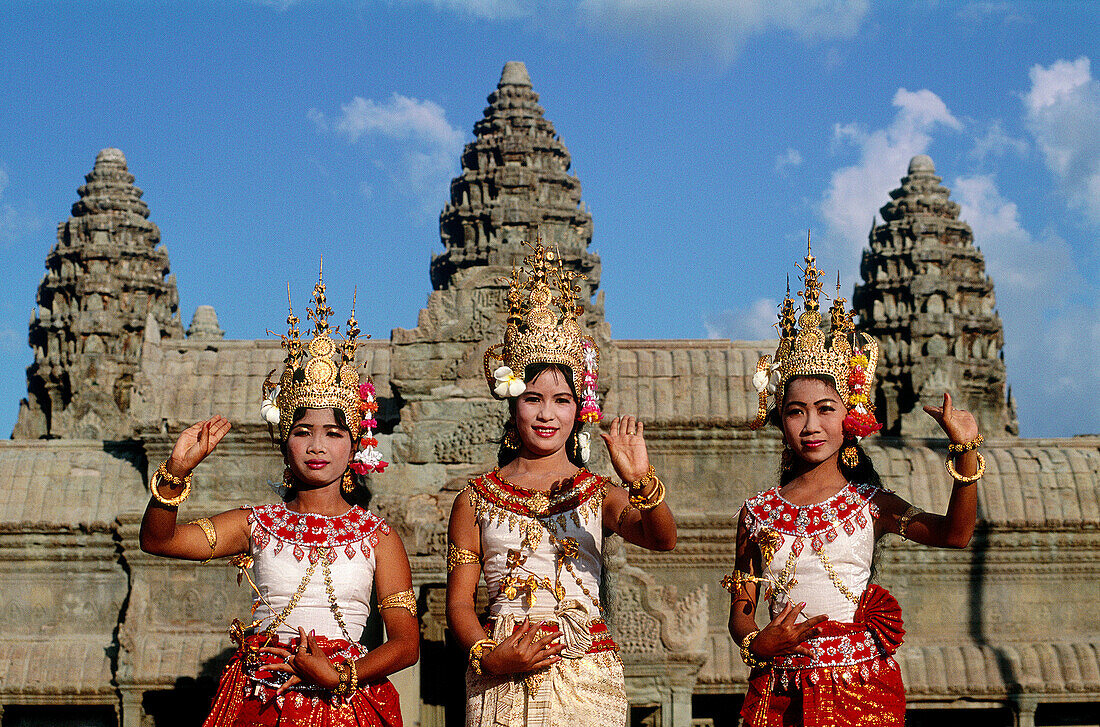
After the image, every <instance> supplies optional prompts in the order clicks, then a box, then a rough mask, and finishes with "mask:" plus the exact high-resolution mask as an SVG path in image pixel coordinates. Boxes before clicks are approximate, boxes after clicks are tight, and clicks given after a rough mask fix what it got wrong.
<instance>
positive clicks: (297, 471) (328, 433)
mask: <svg viewBox="0 0 1100 727" xmlns="http://www.w3.org/2000/svg"><path fill="white" fill-rule="evenodd" d="M353 454H354V451H353V448H352V446H351V432H349V431H348V429H347V427H346V426H343V425H342V424H340V423H339V422H337V421H336V416H335V413H334V412H333V410H332V409H306V410H305V413H304V414H303V415H302V416H301V417H299V418H298V419H296V420H295V421H294V424H293V425H292V426H291V428H290V436H289V437H288V438H287V440H286V463H287V465H288V466H289V467H290V471H291V472H292V473H293V474H294V478H295V479H296V480H298V482H299V483H300V484H301V485H302V486H303V487H307V488H315V487H324V486H325V485H328V484H331V483H333V482H335V481H337V480H339V479H340V478H341V477H342V476H343V474H344V470H346V469H347V468H348V463H349V462H350V461H351V457H352V455H353Z"/></svg>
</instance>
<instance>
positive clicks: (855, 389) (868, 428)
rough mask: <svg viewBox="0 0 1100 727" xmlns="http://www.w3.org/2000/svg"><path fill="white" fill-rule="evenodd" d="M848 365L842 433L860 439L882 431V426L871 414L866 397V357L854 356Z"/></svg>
mask: <svg viewBox="0 0 1100 727" xmlns="http://www.w3.org/2000/svg"><path fill="white" fill-rule="evenodd" d="M848 365H849V368H848V391H849V394H848V401H847V406H848V415H847V416H846V417H844V433H845V434H847V435H848V436H850V437H854V438H856V439H862V438H863V437H866V436H869V435H871V434H874V433H875V432H877V431H878V430H880V429H882V424H880V423H879V422H878V421H877V420H876V419H875V415H874V414H873V413H871V400H870V398H868V396H867V367H868V365H869V362H868V360H867V355H866V354H865V353H863V352H860V353H857V354H855V355H854V356H852V358H851V359H850V360H849V364H848Z"/></svg>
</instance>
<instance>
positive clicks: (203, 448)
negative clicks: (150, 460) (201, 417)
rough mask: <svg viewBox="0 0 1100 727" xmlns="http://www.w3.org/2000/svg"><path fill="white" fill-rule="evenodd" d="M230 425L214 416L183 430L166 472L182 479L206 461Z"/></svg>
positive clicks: (173, 449) (220, 417)
mask: <svg viewBox="0 0 1100 727" xmlns="http://www.w3.org/2000/svg"><path fill="white" fill-rule="evenodd" d="M230 427H232V425H231V424H230V423H229V420H228V419H226V418H225V417H223V416H221V415H220V414H219V415H215V416H213V417H210V418H209V419H207V420H206V421H205V422H198V423H197V424H192V425H191V426H189V427H188V428H187V429H184V430H183V433H182V434H180V436H179V439H177V440H176V446H174V447H173V448H172V455H171V456H170V457H169V458H168V472H169V474H171V475H172V476H174V477H183V476H185V475H186V474H187V473H188V472H190V471H191V470H193V469H195V467H197V466H198V465H199V462H202V461H203V460H204V459H206V456H207V455H208V454H210V453H211V452H213V451H214V447H217V446H218V442H220V441H222V437H224V436H225V435H226V434H227V433H228V432H229V429H230Z"/></svg>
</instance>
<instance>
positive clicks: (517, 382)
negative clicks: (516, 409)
mask: <svg viewBox="0 0 1100 727" xmlns="http://www.w3.org/2000/svg"><path fill="white" fill-rule="evenodd" d="M493 378H494V379H496V381H497V384H496V386H494V387H493V391H494V392H495V393H496V395H497V396H499V397H501V398H505V397H512V396H519V395H520V394H522V393H523V392H525V391H527V384H525V383H523V379H521V378H519V377H517V376H516V375H515V373H513V372H512V369H510V368H509V367H507V366H501V367H500V368H499V369H497V370H496V371H494V372H493Z"/></svg>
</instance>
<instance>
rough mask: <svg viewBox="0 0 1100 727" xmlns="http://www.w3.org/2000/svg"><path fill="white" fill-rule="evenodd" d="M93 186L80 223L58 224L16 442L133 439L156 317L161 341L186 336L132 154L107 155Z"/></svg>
mask: <svg viewBox="0 0 1100 727" xmlns="http://www.w3.org/2000/svg"><path fill="white" fill-rule="evenodd" d="M85 182H86V183H85V184H84V185H82V186H81V187H80V188H79V189H78V190H77V192H78V193H79V194H80V199H79V200H77V202H76V203H75V204H73V207H72V217H70V218H69V220H68V221H67V222H64V223H61V224H59V225H58V227H57V244H56V245H55V246H54V247H53V249H52V250H51V251H50V254H49V255H48V256H47V257H46V274H45V276H44V277H43V278H42V282H41V283H40V284H39V286H38V310H37V311H36V312H35V314H34V316H33V318H32V319H31V323H30V335H29V338H30V344H31V348H32V349H34V363H32V364H31V366H30V367H29V368H28V369H27V394H28V396H27V399H25V400H24V401H23V402H22V403H21V405H20V410H19V419H18V422H17V423H16V426H15V432H14V436H15V437H17V438H33V437H65V438H89V439H118V438H124V437H129V436H130V435H131V424H130V420H129V417H128V416H127V414H128V411H129V408H130V390H131V389H132V387H133V380H134V374H135V373H136V372H137V369H138V368H139V366H140V358H141V346H142V340H143V337H144V335H145V329H146V322H147V320H148V319H150V316H151V320H152V321H155V323H156V325H157V326H158V327H159V329H160V330H159V334H160V336H161V337H164V338H182V337H183V329H182V327H181V325H180V320H179V310H178V309H179V296H178V294H177V292H176V281H175V278H174V277H171V276H168V252H167V251H166V250H165V249H164V246H162V245H161V244H160V230H159V229H158V228H157V226H156V225H155V224H153V223H152V222H150V221H149V220H148V217H149V207H148V206H147V205H146V204H145V202H143V201H142V199H141V195H142V192H141V190H140V189H138V188H137V187H135V186H134V175H132V174H130V172H129V171H128V170H127V168H126V157H125V156H123V154H122V152H121V151H119V150H118V149H104V150H103V151H101V152H99V154H98V155H97V156H96V160H95V167H94V168H93V169H92V171H91V172H90V173H89V174H87V175H86V176H85Z"/></svg>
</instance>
